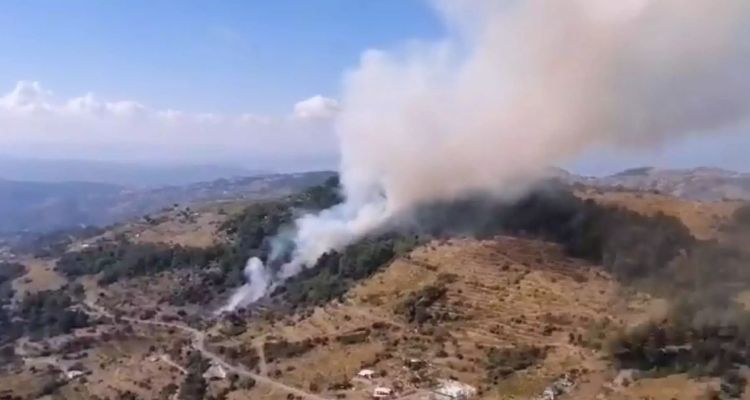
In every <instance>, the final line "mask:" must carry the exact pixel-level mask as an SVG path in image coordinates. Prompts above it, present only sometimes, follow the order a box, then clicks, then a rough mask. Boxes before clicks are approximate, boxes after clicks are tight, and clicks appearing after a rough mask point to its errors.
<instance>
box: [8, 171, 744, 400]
mask: <svg viewBox="0 0 750 400" xmlns="http://www.w3.org/2000/svg"><path fill="white" fill-rule="evenodd" d="M337 201H340V198H339V197H338V196H337V194H336V186H335V181H328V182H327V183H326V184H325V185H323V186H318V187H313V188H311V189H308V190H305V191H303V192H301V193H296V194H292V195H289V196H284V197H280V198H278V197H277V198H274V199H271V200H266V201H247V200H239V201H234V202H207V203H203V204H199V205H190V206H180V207H173V208H170V209H167V210H163V211H161V212H158V213H154V214H151V215H149V216H148V218H141V219H139V220H131V221H129V222H126V223H122V224H118V225H117V226H114V227H112V228H109V229H107V230H105V231H104V232H99V233H97V234H95V235H89V236H86V237H83V238H75V237H73V236H70V237H68V238H67V239H66V240H65V241H64V242H63V244H64V245H63V246H56V245H52V246H50V247H49V248H50V249H56V250H55V251H53V252H48V253H45V254H19V255H18V256H17V257H16V258H15V259H14V260H13V261H12V262H13V263H15V264H14V265H21V266H22V267H17V266H11V265H10V264H8V266H7V267H6V268H7V271H9V272H8V276H7V277H5V278H3V279H0V289H3V290H0V293H8V294H9V295H10V297H9V298H6V299H5V300H4V302H5V303H4V304H5V307H4V308H2V309H3V310H5V311H4V312H6V313H7V314H2V315H0V332H3V335H5V336H4V337H3V338H2V340H3V343H0V350H2V351H0V354H2V357H4V358H3V359H2V361H3V363H4V364H3V365H4V366H3V368H0V388H2V390H3V391H4V392H3V391H0V395H2V396H11V397H9V398H36V397H38V396H40V395H42V394H45V393H51V394H53V398H65V399H68V398H76V399H77V398H100V399H105V398H111V399H162V398H169V397H170V396H173V395H174V394H178V397H179V398H189V399H198V398H214V399H219V398H229V399H240V398H268V399H290V398H305V399H315V400H320V399H333V398H348V399H365V398H371V396H372V393H373V390H374V389H375V388H376V387H378V386H382V387H388V388H391V389H393V390H394V391H395V395H394V396H393V397H394V398H399V399H427V398H431V396H435V395H434V392H435V391H442V390H447V389H445V388H447V387H464V388H468V387H469V386H470V387H472V388H473V389H474V390H476V394H475V396H476V397H477V398H481V399H542V398H544V399H550V398H561V399H568V398H569V399H595V398H601V399H622V400H625V399H633V400H635V399H642V398H644V397H645V398H650V399H654V400H662V399H663V400H671V399H673V398H681V399H682V398H686V399H702V398H711V397H703V396H711V395H712V393H714V394H715V395H716V396H718V395H721V396H722V397H721V398H737V396H738V395H737V393H742V392H743V391H744V389H745V382H746V378H745V375H744V374H745V371H746V369H745V368H746V367H744V365H745V364H746V358H744V354H746V352H747V351H748V350H747V348H746V343H748V342H750V341H746V340H745V338H749V337H750V336H748V335H747V333H746V328H745V327H744V325H743V324H742V321H744V320H745V319H746V318H748V316H747V315H746V313H747V311H743V307H744V305H743V304H745V303H744V301H745V300H746V299H747V297H748V296H747V295H748V293H750V290H748V289H750V288H748V287H747V286H748V285H745V284H744V282H747V281H748V276H747V274H746V273H745V272H744V271H745V269H744V268H741V267H742V266H743V265H746V264H745V261H746V260H747V259H746V256H745V254H744V253H743V252H742V251H740V252H737V251H736V250H732V248H731V247H729V246H731V244H732V243H731V241H728V240H726V239H727V238H729V237H731V238H739V237H740V234H744V233H743V232H750V228H748V226H750V225H746V224H745V222H746V219H745V217H743V216H744V215H746V214H745V213H744V211H743V210H746V208H744V207H743V206H742V205H741V204H740V203H737V202H710V203H706V202H695V201H690V200H686V199H678V198H674V197H671V196H667V195H664V194H654V193H649V192H629V191H622V190H618V191H607V190H604V189H602V188H597V187H578V190H577V192H576V196H573V195H572V194H571V193H570V192H569V191H568V190H567V189H565V188H559V187H549V188H546V189H545V190H542V191H540V192H538V193H532V194H530V195H529V196H527V197H526V198H524V199H521V200H520V201H518V202H515V203H512V204H505V203H500V204H497V203H493V202H489V203H488V200H487V199H471V198H470V199H466V200H465V201H462V202H458V203H449V204H437V205H431V206H430V207H428V208H426V209H425V210H423V211H422V213H421V214H420V215H423V216H426V217H427V216H436V215H440V216H441V222H440V223H437V222H436V220H435V218H431V221H432V224H428V223H423V224H422V230H421V231H420V232H418V233H415V232H410V231H396V232H390V233H387V234H384V235H382V236H374V237H368V238H365V239H364V240H362V241H360V242H358V243H355V244H353V245H351V246H349V247H347V248H346V249H343V250H341V251H340V252H332V253H329V254H327V255H326V256H325V257H324V258H323V259H321V260H320V261H319V262H318V263H317V264H316V265H314V266H312V268H311V269H309V270H307V271H306V272H305V273H303V274H301V275H299V276H298V277H296V278H294V279H291V280H289V281H287V282H285V283H284V284H283V285H281V286H280V287H278V288H277V290H276V291H274V292H273V294H272V295H271V296H270V297H268V298H266V299H263V300H262V301H261V302H260V303H258V304H256V305H254V306H252V307H249V308H247V309H242V310H238V311H237V312H234V313H230V314H224V315H222V316H217V315H216V314H215V313H214V311H215V310H217V309H218V308H219V307H220V306H221V305H222V304H223V303H224V301H225V300H226V299H227V297H228V296H229V295H230V294H231V292H232V290H233V289H235V288H236V287H237V286H239V285H240V284H241V283H242V281H243V279H242V274H241V272H242V271H241V269H242V267H243V265H244V262H245V261H246V260H247V258H248V257H249V256H250V255H254V256H260V257H264V256H265V255H264V254H266V252H268V251H269V247H268V238H270V237H272V236H273V235H274V234H275V233H276V232H278V230H279V229H281V227H283V226H284V225H285V224H288V223H289V222H290V221H291V219H292V218H293V216H294V215H295V214H296V213H297V212H299V210H302V209H305V210H310V209H319V208H325V207H327V206H329V205H330V204H334V203H336V202H337ZM469 206H472V207H473V208H472V207H469ZM477 210H478V211H477ZM475 211H476V212H479V213H480V214H481V215H482V216H484V217H485V219H484V221H482V223H481V224H478V225H477V224H466V221H478V219H477V218H476V215H474V214H475ZM747 215H750V214H747ZM425 222H426V221H425ZM459 222H460V223H459ZM451 227H453V228H460V229H459V230H456V229H449V228H451ZM470 228H472V229H473V230H472V229H470ZM457 231H460V232H462V233H461V234H457V233H456V232H457ZM748 237H750V235H748ZM704 239H717V241H709V240H704ZM725 246H726V247H725ZM696 288H700V290H696ZM709 316H713V317H716V318H718V319H712V318H708V317H709ZM11 320H12V321H15V323H14V324H10V321H11ZM748 320H750V319H748ZM696 324H698V325H696ZM11 327H12V328H11ZM6 328H7V329H6ZM685 349H691V350H690V351H689V352H685V351H684V350H685ZM740 365H743V367H741V368H738V367H737V366H740ZM363 370H369V371H371V372H372V374H369V373H368V374H365V375H366V376H357V374H358V373H360V372H362V371H363ZM75 371H78V372H80V373H82V374H83V375H81V376H76V373H75ZM457 385H458V386H457ZM461 385H464V386H461ZM465 385H469V386H465ZM467 390H468V389H467ZM545 391H546V392H548V393H554V396H555V397H543V395H544V393H545ZM13 396H15V397H13Z"/></svg>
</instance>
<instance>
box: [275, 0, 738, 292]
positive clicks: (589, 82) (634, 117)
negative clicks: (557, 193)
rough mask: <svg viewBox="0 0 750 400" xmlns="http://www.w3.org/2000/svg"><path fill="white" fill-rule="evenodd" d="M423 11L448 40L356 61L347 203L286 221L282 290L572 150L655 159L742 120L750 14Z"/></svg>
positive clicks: (716, 10) (613, 5) (651, 3)
mask: <svg viewBox="0 0 750 400" xmlns="http://www.w3.org/2000/svg"><path fill="white" fill-rule="evenodd" d="M435 6H436V9H437V10H438V11H439V12H440V13H441V15H442V16H443V17H444V20H445V21H446V25H447V26H448V31H449V32H450V34H449V36H448V37H447V38H445V39H444V40H441V41H438V42H434V43H409V44H407V45H405V46H404V47H403V48H402V49H400V50H399V51H394V52H383V51H374V50H373V51H367V52H366V53H365V54H364V55H363V57H362V60H361V64H360V66H359V67H358V68H357V69H355V70H353V71H351V72H350V73H349V74H348V75H347V76H346V79H345V83H344V90H343V96H342V108H341V111H340V114H339V117H338V124H337V130H338V134H339V137H340V146H341V156H342V161H341V166H340V173H341V179H342V184H343V187H344V192H345V193H344V195H345V199H346V200H345V202H344V203H343V204H341V205H339V206H336V207H334V208H332V209H329V210H325V211H323V212H321V213H320V214H317V215H307V216H304V217H302V218H300V219H299V220H298V221H297V222H296V229H297V230H296V235H295V236H294V243H295V250H294V253H293V254H292V261H291V262H289V263H287V264H286V265H285V266H284V267H283V268H282V272H281V274H280V277H281V278H282V279H283V278H286V277H289V276H292V275H294V274H296V273H297V272H299V271H300V269H301V268H303V267H304V266H306V265H308V266H309V265H311V264H312V263H314V261H315V260H316V259H317V258H318V257H319V256H320V255H322V254H323V253H324V252H326V251H328V250H331V249H339V248H341V247H343V246H345V245H347V244H349V243H351V242H352V241H354V240H357V239H358V238H360V237H362V236H363V235H365V234H367V233H369V232H371V231H372V230H373V229H377V228H378V227H382V226H383V225H384V224H387V223H388V222H389V221H390V220H391V219H392V218H393V217H394V216H395V215H402V214H403V213H407V212H408V210H410V209H411V208H412V207H414V206H415V205H418V204H420V203H423V202H428V201H434V200H450V199H453V198H456V197H458V196H460V195H462V194H465V193H467V192H490V193H493V194H496V195H499V196H514V195H517V194H520V193H522V192H523V191H524V190H525V189H527V188H528V186H529V185H531V184H532V183H534V182H535V181H536V180H537V179H538V178H540V177H541V176H542V175H543V173H544V171H546V167H547V166H550V165H553V164H559V163H564V162H566V161H570V160H572V159H574V158H575V157H576V156H577V155H580V154H581V153H583V152H585V151H590V150H592V149H596V148H598V147H603V146H610V147H617V148H625V149H632V150H637V149H638V148H643V147H645V146H648V147H654V146H661V145H664V144H666V143H668V141H670V140H676V139H679V138H681V137H685V136H688V135H694V134H705V133H706V132H711V131H716V130H718V129H720V128H725V127H727V126H731V125H734V124H737V123H739V122H741V121H742V120H743V119H745V118H746V117H747V116H748V113H749V109H750V77H748V76H747V71H748V70H750V2H748V1H742V0H690V1H685V0H618V1H602V0H570V1H554V0H530V1H495V0H488V1H458V0H444V1H439V2H436V3H435Z"/></svg>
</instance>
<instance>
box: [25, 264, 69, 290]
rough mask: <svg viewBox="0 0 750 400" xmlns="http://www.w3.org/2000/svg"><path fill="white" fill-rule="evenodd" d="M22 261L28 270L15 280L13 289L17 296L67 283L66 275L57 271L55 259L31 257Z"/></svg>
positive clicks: (55, 287) (58, 286)
mask: <svg viewBox="0 0 750 400" xmlns="http://www.w3.org/2000/svg"><path fill="white" fill-rule="evenodd" d="M20 262H21V263H22V264H24V265H25V266H26V268H27V272H26V274H25V275H24V276H21V277H18V278H17V279H16V280H14V281H13V290H15V291H16V295H17V296H25V295H26V294H28V293H36V292H39V291H42V290H55V289H59V288H60V287H62V286H63V285H65V284H66V283H67V280H66V279H65V277H63V276H62V275H60V274H58V273H57V272H55V269H54V268H55V261H54V260H41V259H36V258H30V259H25V260H21V261H20Z"/></svg>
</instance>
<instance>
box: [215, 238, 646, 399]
mask: <svg viewBox="0 0 750 400" xmlns="http://www.w3.org/2000/svg"><path fill="white" fill-rule="evenodd" d="M429 292H432V293H437V294H434V295H428V294H427V293H429ZM410 300H413V301H412V304H411V307H412V309H411V311H412V312H410V311H409V305H408V304H406V303H409V301H410ZM655 302H656V300H655V299H651V298H649V297H648V296H646V295H643V294H641V295H636V294H633V293H629V292H627V291H626V290H625V289H623V288H622V287H621V286H620V285H619V284H618V283H617V282H615V281H614V280H613V279H612V278H611V277H610V276H609V275H608V274H606V273H604V272H601V270H600V269H599V268H596V267H594V266H591V265H587V264H586V263H583V262H581V261H579V260H575V259H571V258H569V257H566V256H565V255H564V254H563V253H562V251H561V249H560V248H559V247H558V246H556V245H553V244H550V243H545V242H540V241H534V240H525V239H518V238H511V237H498V238H495V239H491V240H484V241H477V240H470V239H456V240H449V241H444V242H432V243H430V244H428V245H426V246H423V247H420V248H418V249H416V250H415V251H413V252H412V253H411V254H409V255H408V256H407V257H403V258H399V259H397V260H395V261H394V262H393V263H391V264H390V265H389V266H388V267H387V268H385V269H384V270H383V271H381V272H379V273H377V274H376V275H374V276H373V277H371V278H370V279H368V280H366V281H364V282H362V283H361V284H360V285H359V286H357V287H356V288H354V289H353V290H352V291H351V292H350V293H349V294H348V295H347V296H346V297H345V299H344V300H343V302H334V303H332V304H329V305H326V306H324V307H318V308H316V309H314V310H311V311H309V312H303V313H302V314H300V315H295V316H291V317H290V316H286V317H279V318H273V317H271V318H269V317H268V315H264V314H263V313H260V314H259V315H258V316H257V317H256V318H257V319H254V320H253V321H251V322H249V323H248V326H247V330H246V331H245V332H244V333H242V334H241V335H239V336H234V337H231V338H227V337H225V336H224V335H222V334H221V333H219V331H217V332H216V337H215V339H214V341H213V346H216V347H224V348H225V349H232V348H234V349H236V350H237V351H238V352H239V353H242V351H243V349H242V346H243V344H247V343H254V347H253V349H257V348H262V347H264V346H265V347H267V349H266V354H265V365H263V366H261V365H260V357H258V358H252V357H250V358H248V360H250V362H249V366H250V367H255V368H257V370H258V371H261V370H264V371H267V372H268V373H269V374H270V375H271V376H276V377H278V379H280V380H282V381H284V382H287V383H289V384H291V385H295V386H297V387H304V388H310V389H311V390H312V389H317V390H319V391H320V392H322V393H324V394H327V395H329V396H331V397H332V396H334V395H336V394H339V395H346V396H347V398H367V397H368V396H369V395H370V392H369V391H368V389H371V387H369V386H368V385H367V384H364V385H359V386H357V385H355V386H354V387H350V386H348V385H349V382H350V380H351V378H352V377H354V376H356V374H357V372H358V371H360V369H363V368H367V369H372V370H374V371H377V372H378V374H380V377H378V378H376V380H375V382H376V383H377V384H379V385H385V386H389V387H397V388H400V393H401V395H405V394H409V393H415V394H419V393H422V394H425V395H426V393H427V391H428V388H429V387H430V386H431V385H432V384H433V383H434V382H436V381H438V380H440V379H449V378H453V379H458V380H459V381H461V382H465V383H468V384H470V385H472V386H475V387H477V388H480V393H482V398H513V397H512V396H521V397H520V398H531V397H533V396H534V395H538V394H540V393H541V392H542V391H543V390H544V389H545V387H546V386H547V385H549V384H551V383H552V382H553V381H555V380H556V379H558V378H559V377H560V376H562V375H564V374H566V373H571V374H575V375H576V376H577V378H576V381H577V383H578V385H577V386H576V388H575V392H574V393H572V394H571V396H572V397H571V398H580V397H577V396H579V395H580V396H583V395H584V394H585V395H586V396H588V395H592V394H595V393H599V392H601V391H602V390H604V387H605V386H604V384H605V383H608V382H611V381H612V380H613V379H614V375H613V374H614V372H613V371H612V370H611V368H610V366H609V365H608V364H607V363H606V362H603V361H602V360H601V356H602V353H601V352H600V351H599V350H598V349H597V345H598V343H599V342H600V341H601V340H602V339H603V338H601V337H596V336H595V335H596V334H597V327H599V326H603V325H607V326H626V325H627V324H628V323H629V322H630V321H638V320H640V319H642V318H647V317H648V313H649V312H651V310H652V307H651V306H652V305H653V304H654V303H655ZM415 308H417V309H418V311H417V313H418V314H419V315H420V316H419V317H417V318H415V317H414V314H415V313H414V312H413V311H414V309H415ZM269 320H270V321H271V322H269ZM357 333H361V337H355V336H356V335H357ZM349 336H352V337H353V338H352V339H351V341H349V340H348V339H346V338H348V337H349ZM278 342H282V343H292V344H294V345H293V346H292V347H295V346H296V347H299V351H297V352H294V353H292V354H279V355H277V356H276V355H273V354H271V355H269V351H271V352H279V351H278V350H274V346H273V345H272V344H273V343H278ZM532 349H533V350H532ZM244 350H245V351H248V350H249V349H248V348H247V347H245V348H244ZM526 350H528V351H532V352H538V355H536V356H534V357H531V356H529V357H527V358H528V359H519V360H518V362H517V363H516V364H509V365H496V364H493V361H492V360H490V357H489V354H491V353H493V352H500V353H499V354H503V353H502V352H503V351H505V352H507V354H508V357H512V355H513V354H514V352H515V353H519V352H522V351H526ZM225 351H229V352H231V350H225ZM250 352H251V353H252V352H253V350H250ZM279 353H283V352H279ZM254 354H257V351H256V352H255V353H254ZM412 359H418V360H421V361H424V362H425V365H424V367H420V368H417V369H412V368H410V367H409V363H410V360H412ZM499 363H500V364H502V363H503V361H502V360H501V361H499ZM355 382H356V380H355ZM373 384H375V383H373V382H370V386H372V385H373ZM586 398H588V397H586ZM591 398H593V397H591Z"/></svg>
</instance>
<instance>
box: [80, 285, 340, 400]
mask: <svg viewBox="0 0 750 400" xmlns="http://www.w3.org/2000/svg"><path fill="white" fill-rule="evenodd" d="M84 303H85V304H86V306H87V307H89V308H90V309H91V310H92V313H93V314H96V315H99V316H105V317H108V318H114V315H112V313H111V312H109V311H108V310H106V309H105V308H104V307H102V306H100V305H98V304H96V302H94V301H91V300H90V299H87V300H86V301H85V302H84ZM120 319H121V320H122V321H127V322H131V323H134V324H142V325H152V326H159V327H164V328H174V329H179V330H181V331H183V332H187V333H189V334H190V335H191V336H192V337H193V340H192V346H193V348H194V349H196V350H198V351H200V352H201V354H202V355H203V357H205V358H208V359H209V360H211V361H213V362H215V363H216V364H219V365H221V366H222V367H223V368H224V369H226V370H227V371H229V372H234V373H235V374H237V375H239V376H244V377H249V378H252V379H254V380H255V382H256V383H260V384H264V385H268V386H272V387H275V388H277V389H280V390H282V391H284V392H286V393H291V394H293V395H295V396H299V397H301V398H303V399H307V400H328V399H326V398H325V397H321V396H318V395H316V394H313V393H308V392H306V391H304V390H302V389H298V388H295V387H292V386H289V385H287V384H284V383H282V382H279V381H276V380H274V379H271V378H269V377H267V376H263V375H258V374H256V373H254V372H252V371H250V370H248V369H247V368H245V367H243V366H241V365H234V364H230V363H228V362H227V361H225V360H224V359H222V358H221V356H220V355H218V354H216V353H214V352H212V351H211V350H209V349H207V348H206V345H205V339H206V334H205V332H202V331H199V330H197V329H195V328H193V327H190V326H187V325H183V324H180V323H176V322H164V321H157V320H152V319H139V318H131V317H121V318H120Z"/></svg>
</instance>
